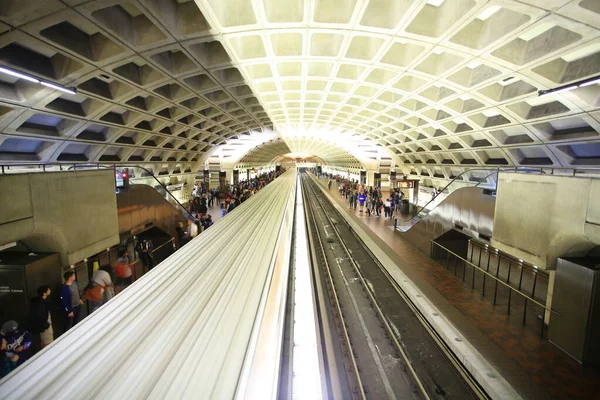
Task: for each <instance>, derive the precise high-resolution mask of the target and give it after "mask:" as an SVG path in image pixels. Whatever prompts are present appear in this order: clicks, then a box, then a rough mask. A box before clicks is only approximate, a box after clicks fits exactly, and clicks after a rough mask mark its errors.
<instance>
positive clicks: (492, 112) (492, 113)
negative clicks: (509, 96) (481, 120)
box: [482, 110, 500, 118]
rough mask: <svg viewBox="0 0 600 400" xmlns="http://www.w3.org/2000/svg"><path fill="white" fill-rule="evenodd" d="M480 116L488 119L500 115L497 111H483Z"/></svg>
mask: <svg viewBox="0 0 600 400" xmlns="http://www.w3.org/2000/svg"><path fill="white" fill-rule="evenodd" d="M482 114H483V115H485V116H486V117H488V118H489V117H495V116H496V115H500V113H499V112H498V111H497V110H485V111H483V112H482Z"/></svg>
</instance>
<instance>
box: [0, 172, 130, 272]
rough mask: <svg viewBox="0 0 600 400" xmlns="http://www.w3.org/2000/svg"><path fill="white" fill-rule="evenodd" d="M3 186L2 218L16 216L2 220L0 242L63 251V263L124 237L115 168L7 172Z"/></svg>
mask: <svg viewBox="0 0 600 400" xmlns="http://www.w3.org/2000/svg"><path fill="white" fill-rule="evenodd" d="M0 187H2V188H3V190H2V193H3V194H2V198H1V199H0V203H1V204H3V209H2V211H1V212H0V220H1V221H10V220H11V219H10V218H12V221H13V222H10V223H6V222H5V223H4V224H3V225H0V242H10V241H14V240H21V241H23V242H24V243H25V244H27V245H28V246H29V247H30V248H31V249H32V250H34V251H47V252H57V253H59V254H60V255H61V262H62V263H63V265H67V264H72V263H75V262H77V261H80V260H82V259H84V258H86V257H89V256H91V255H93V254H95V253H98V252H100V251H102V250H103V249H106V248H108V247H110V246H113V245H115V244H117V243H118V242H119V236H118V232H119V226H118V219H117V209H116V199H115V184H114V176H113V171H112V170H107V171H73V172H57V173H52V172H48V173H34V174H19V175H2V176H0ZM4 188H7V191H6V192H5V190H4ZM10 210H12V211H10ZM10 212H15V214H14V215H16V216H21V218H26V219H25V220H23V219H20V220H19V218H16V217H15V216H12V217H8V216H9V215H12V214H10Z"/></svg>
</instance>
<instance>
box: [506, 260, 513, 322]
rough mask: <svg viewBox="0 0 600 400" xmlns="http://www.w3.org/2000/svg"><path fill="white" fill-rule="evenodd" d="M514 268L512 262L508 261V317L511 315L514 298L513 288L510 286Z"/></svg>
mask: <svg viewBox="0 0 600 400" xmlns="http://www.w3.org/2000/svg"><path fill="white" fill-rule="evenodd" d="M511 268H512V261H510V260H508V278H506V283H508V285H509V286H510V288H509V289H508V315H510V300H511V296H512V286H511V285H510V270H511Z"/></svg>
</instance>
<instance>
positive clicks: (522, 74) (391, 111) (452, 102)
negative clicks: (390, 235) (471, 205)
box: [196, 0, 600, 173]
mask: <svg viewBox="0 0 600 400" xmlns="http://www.w3.org/2000/svg"><path fill="white" fill-rule="evenodd" d="M196 3H197V4H198V5H199V7H200V9H201V10H202V11H203V12H204V14H205V15H206V17H207V20H208V21H209V22H210V23H211V25H213V26H214V28H215V30H216V31H217V32H218V33H219V35H220V36H219V40H220V42H221V43H222V44H223V47H224V49H225V51H226V52H227V54H228V55H229V56H230V57H231V59H232V63H233V65H234V66H235V67H236V68H238V70H239V71H240V72H241V74H242V76H244V78H245V79H246V82H248V84H249V86H250V87H251V88H252V90H253V92H254V93H255V94H256V95H257V97H258V99H259V100H260V102H261V104H262V105H263V107H264V108H265V110H266V112H267V114H268V115H269V117H270V118H271V120H272V121H273V123H274V125H275V128H276V129H277V130H278V131H280V132H282V136H283V137H284V138H285V135H286V134H285V131H286V130H287V129H306V128H318V129H331V130H339V131H343V132H350V133H351V134H354V135H356V136H357V137H361V138H363V139H369V140H371V141H372V142H374V143H376V144H378V145H380V146H383V147H385V148H386V149H387V150H389V151H391V153H392V154H394V155H395V157H394V160H395V161H397V162H399V163H400V164H401V165H402V166H403V167H404V168H405V169H413V170H415V171H416V172H417V173H419V171H420V170H421V169H422V168H424V167H428V168H429V167H430V168H433V167H439V169H442V170H445V169H448V166H450V165H454V166H457V167H461V166H463V167H470V166H502V165H517V166H521V165H526V166H527V165H534V166H539V165H549V166H572V165H578V166H579V165H590V166H593V165H596V164H597V163H599V162H600V141H599V140H598V137H599V135H600V133H599V132H600V114H599V113H598V106H599V105H600V90H599V85H597V84H596V85H591V86H588V87H585V88H580V89H577V90H573V91H570V92H566V93H561V94H553V95H548V96H544V97H538V96H537V91H538V90H540V89H547V88H553V87H556V86H560V85H563V84H565V83H569V82H574V81H578V80H581V79H585V78H589V77H593V76H595V75H598V74H600V62H599V61H600V35H599V30H598V28H600V15H599V14H598V13H600V8H598V7H597V6H596V2H592V1H578V0H577V1H575V0H574V1H569V0H564V1H547V0H523V1H510V0H508V1H483V0H428V1H427V0H421V1H398V0H336V1H333V0H314V1H310V0H304V1H303V0H294V1H281V0H253V1H250V0H196ZM232 10H235V12H233V11H232ZM448 171H449V169H448Z"/></svg>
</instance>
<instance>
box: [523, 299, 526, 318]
mask: <svg viewBox="0 0 600 400" xmlns="http://www.w3.org/2000/svg"><path fill="white" fill-rule="evenodd" d="M526 319H527V297H525V306H524V307H523V325H525V320H526Z"/></svg>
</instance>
